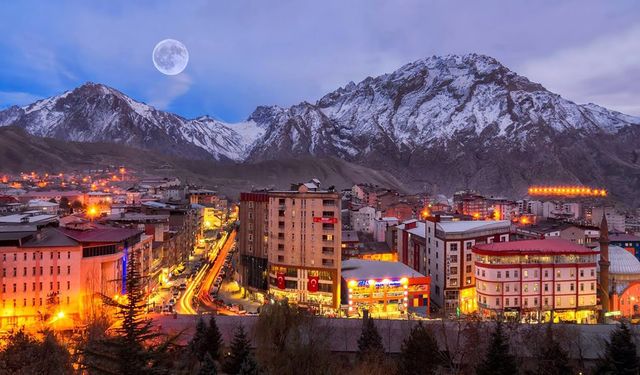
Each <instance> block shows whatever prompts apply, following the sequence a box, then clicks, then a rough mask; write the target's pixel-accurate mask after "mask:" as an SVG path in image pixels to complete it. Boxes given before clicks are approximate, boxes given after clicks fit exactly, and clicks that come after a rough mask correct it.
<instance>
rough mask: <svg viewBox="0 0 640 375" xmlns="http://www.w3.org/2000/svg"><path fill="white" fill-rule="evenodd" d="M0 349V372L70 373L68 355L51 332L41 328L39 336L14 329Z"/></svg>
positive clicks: (61, 374)
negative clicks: (40, 337) (40, 335)
mask: <svg viewBox="0 0 640 375" xmlns="http://www.w3.org/2000/svg"><path fill="white" fill-rule="evenodd" d="M7 343H8V344H7V346H6V347H5V348H4V349H3V350H2V351H0V374H2V375H4V374H16V375H22V374H24V375H27V374H48V375H66V374H73V367H72V366H71V356H70V355H69V351H68V350H67V348H66V347H65V346H64V345H62V344H61V343H60V342H59V341H58V339H57V338H56V336H55V334H54V333H53V332H51V331H45V332H44V334H43V338H42V339H41V340H38V339H36V338H35V337H33V336H31V335H29V334H27V333H25V332H23V331H18V332H17V333H15V334H13V335H11V336H10V337H9V338H7Z"/></svg>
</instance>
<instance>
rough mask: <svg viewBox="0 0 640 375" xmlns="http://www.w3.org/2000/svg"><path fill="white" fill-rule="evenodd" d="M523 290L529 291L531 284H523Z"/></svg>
mask: <svg viewBox="0 0 640 375" xmlns="http://www.w3.org/2000/svg"><path fill="white" fill-rule="evenodd" d="M522 291H523V292H525V293H527V292H528V291H529V284H523V285H522Z"/></svg>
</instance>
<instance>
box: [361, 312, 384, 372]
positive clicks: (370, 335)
mask: <svg viewBox="0 0 640 375" xmlns="http://www.w3.org/2000/svg"><path fill="white" fill-rule="evenodd" d="M357 355H358V360H359V361H375V362H382V360H383V359H384V346H383V345H382V337H381V336H380V333H378V329H377V328H376V325H375V323H374V322H373V318H365V319H363V321H362V333H361V334H360V338H359V339H358V353H357Z"/></svg>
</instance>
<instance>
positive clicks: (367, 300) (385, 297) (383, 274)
mask: <svg viewBox="0 0 640 375" xmlns="http://www.w3.org/2000/svg"><path fill="white" fill-rule="evenodd" d="M429 283H430V278H429V277H427V276H423V275H421V274H419V273H417V272H416V271H415V270H413V269H412V268H410V267H408V266H406V265H404V264H403V263H399V262H384V261H370V260H362V259H349V260H346V261H344V262H343V263H342V285H343V286H342V287H343V290H345V291H346V293H344V294H343V298H342V303H343V305H344V306H346V313H347V314H348V315H349V316H358V315H361V314H362V311H363V310H365V309H366V310H368V311H369V313H370V314H371V315H372V316H374V317H393V316H401V315H403V314H406V313H407V312H408V311H410V312H416V313H419V314H421V315H425V316H426V315H427V314H428V311H429V305H430V303H429Z"/></svg>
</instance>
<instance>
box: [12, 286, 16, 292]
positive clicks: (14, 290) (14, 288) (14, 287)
mask: <svg viewBox="0 0 640 375" xmlns="http://www.w3.org/2000/svg"><path fill="white" fill-rule="evenodd" d="M13 292H14V293H15V292H16V284H13Z"/></svg>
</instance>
